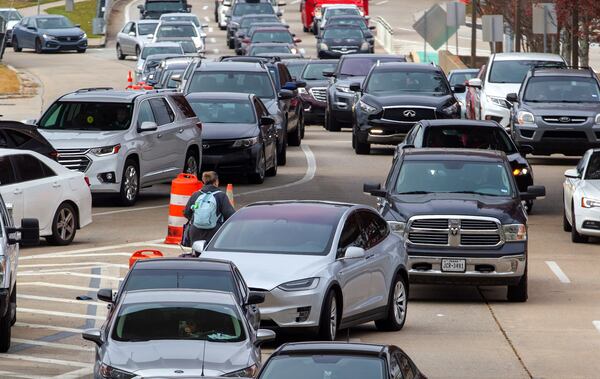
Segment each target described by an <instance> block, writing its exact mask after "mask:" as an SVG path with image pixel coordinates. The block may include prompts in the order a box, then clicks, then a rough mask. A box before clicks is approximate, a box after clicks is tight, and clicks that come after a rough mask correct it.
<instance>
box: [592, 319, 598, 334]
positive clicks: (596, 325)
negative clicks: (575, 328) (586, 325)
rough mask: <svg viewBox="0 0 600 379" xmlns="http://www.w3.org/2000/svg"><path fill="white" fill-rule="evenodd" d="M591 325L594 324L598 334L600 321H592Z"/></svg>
mask: <svg viewBox="0 0 600 379" xmlns="http://www.w3.org/2000/svg"><path fill="white" fill-rule="evenodd" d="M592 324H594V327H595V328H596V330H597V331H599V332H600V320H594V321H592Z"/></svg>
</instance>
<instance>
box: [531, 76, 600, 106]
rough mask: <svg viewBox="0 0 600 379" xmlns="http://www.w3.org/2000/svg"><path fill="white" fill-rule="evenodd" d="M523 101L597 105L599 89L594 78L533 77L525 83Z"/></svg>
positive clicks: (599, 95)
mask: <svg viewBox="0 0 600 379" xmlns="http://www.w3.org/2000/svg"><path fill="white" fill-rule="evenodd" d="M523 101H539V102H556V103H598V102H600V88H598V82H596V79H594V78H574V77H572V78H569V77H560V76H555V77H544V76H540V77H533V78H531V79H529V81H528V82H527V88H525V94H524V96H523Z"/></svg>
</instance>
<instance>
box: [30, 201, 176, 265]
mask: <svg viewBox="0 0 600 379" xmlns="http://www.w3.org/2000/svg"><path fill="white" fill-rule="evenodd" d="M166 206H167V207H168V206H169V205H168V204H167V205H166ZM162 241H163V239H162V238H161V239H157V240H150V241H140V242H130V243H122V244H118V245H106V246H97V247H88V248H85V249H77V250H67V251H63V252H54V253H46V254H37V255H29V256H26V257H19V261H22V260H27V259H36V258H39V257H44V256H48V255H51V256H54V255H56V254H63V255H67V254H79V253H91V252H94V251H102V250H113V249H123V248H126V247H135V246H140V245H144V244H145V243H157V242H162ZM19 267H22V266H21V265H19Z"/></svg>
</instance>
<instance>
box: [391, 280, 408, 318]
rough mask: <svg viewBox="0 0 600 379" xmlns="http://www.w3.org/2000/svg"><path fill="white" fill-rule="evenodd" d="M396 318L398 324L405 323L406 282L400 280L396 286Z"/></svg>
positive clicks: (394, 299) (394, 298)
mask: <svg viewBox="0 0 600 379" xmlns="http://www.w3.org/2000/svg"><path fill="white" fill-rule="evenodd" d="M393 301H394V304H393V306H394V318H395V319H396V322H397V323H398V324H402V323H404V318H405V317H406V291H405V289H404V283H403V282H402V281H401V280H399V281H398V282H397V283H396V286H395V287H394V297H393Z"/></svg>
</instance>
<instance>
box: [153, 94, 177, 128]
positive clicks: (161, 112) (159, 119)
mask: <svg viewBox="0 0 600 379" xmlns="http://www.w3.org/2000/svg"><path fill="white" fill-rule="evenodd" d="M150 105H151V106H152V111H153V112H154V118H155V119H156V123H157V124H158V125H165V124H168V123H171V122H173V119H172V118H171V117H170V116H171V115H172V114H173V111H171V113H169V110H167V108H168V105H167V104H165V101H164V100H163V99H159V98H157V99H150Z"/></svg>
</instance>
